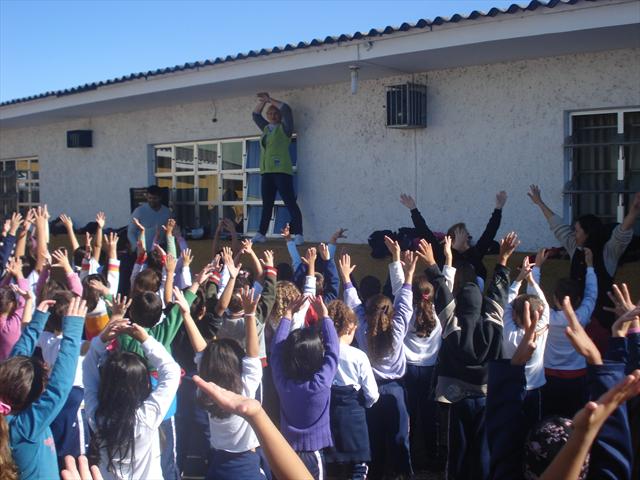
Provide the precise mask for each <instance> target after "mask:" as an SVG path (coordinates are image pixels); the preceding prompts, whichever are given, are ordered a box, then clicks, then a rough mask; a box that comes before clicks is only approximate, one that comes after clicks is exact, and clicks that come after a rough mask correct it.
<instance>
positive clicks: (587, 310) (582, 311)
mask: <svg viewBox="0 0 640 480" xmlns="http://www.w3.org/2000/svg"><path fill="white" fill-rule="evenodd" d="M584 258H585V262H586V264H587V275H586V278H585V282H584V295H583V296H582V302H580V306H579V307H578V308H577V309H576V315H577V316H578V320H579V321H580V323H581V324H582V325H583V326H584V325H586V324H587V323H589V321H590V320H591V315H592V314H593V310H594V309H595V308H596V301H597V300H598V278H597V277H596V272H595V270H594V269H593V253H592V252H591V250H590V249H588V248H585V249H584Z"/></svg>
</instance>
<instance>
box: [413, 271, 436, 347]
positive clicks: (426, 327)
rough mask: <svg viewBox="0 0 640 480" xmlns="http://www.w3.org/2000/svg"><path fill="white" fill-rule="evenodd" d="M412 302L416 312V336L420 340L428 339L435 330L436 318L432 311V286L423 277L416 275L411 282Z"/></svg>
mask: <svg viewBox="0 0 640 480" xmlns="http://www.w3.org/2000/svg"><path fill="white" fill-rule="evenodd" d="M413 300H414V303H415V312H416V320H415V328H416V335H417V336H418V337H420V338H428V337H430V336H431V332H433V329H434V328H436V322H437V321H438V318H437V317H436V313H435V312H434V310H433V285H431V282H429V280H427V277H426V276H425V275H418V276H417V277H416V278H415V279H414V280H413Z"/></svg>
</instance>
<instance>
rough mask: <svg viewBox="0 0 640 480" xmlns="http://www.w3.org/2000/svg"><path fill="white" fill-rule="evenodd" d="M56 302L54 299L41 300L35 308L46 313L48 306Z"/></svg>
mask: <svg viewBox="0 0 640 480" xmlns="http://www.w3.org/2000/svg"><path fill="white" fill-rule="evenodd" d="M55 304H56V301H55V300H42V301H41V302H40V303H39V304H38V308H37V310H38V311H39V312H43V313H47V312H48V311H49V307H52V306H54V305H55Z"/></svg>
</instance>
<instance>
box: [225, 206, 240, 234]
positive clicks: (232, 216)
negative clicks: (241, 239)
mask: <svg viewBox="0 0 640 480" xmlns="http://www.w3.org/2000/svg"><path fill="white" fill-rule="evenodd" d="M222 217H223V218H228V219H229V220H231V221H232V222H233V223H234V224H235V225H236V231H238V232H242V223H243V219H244V211H243V208H242V204H238V205H223V207H222Z"/></svg>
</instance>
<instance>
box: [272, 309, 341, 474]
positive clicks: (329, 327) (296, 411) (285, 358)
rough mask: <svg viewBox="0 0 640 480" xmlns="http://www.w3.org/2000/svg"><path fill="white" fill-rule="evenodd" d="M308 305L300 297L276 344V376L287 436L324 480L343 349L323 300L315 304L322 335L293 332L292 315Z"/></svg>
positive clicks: (277, 334)
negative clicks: (324, 452)
mask: <svg viewBox="0 0 640 480" xmlns="http://www.w3.org/2000/svg"><path fill="white" fill-rule="evenodd" d="M307 301H309V298H308V297H306V296H299V297H298V298H296V299H295V300H294V301H292V302H290V303H289V304H288V306H287V310H286V312H285V316H284V317H283V318H282V319H281V320H280V323H279V325H278V329H277V330H276V332H275V335H274V337H273V340H272V343H271V371H272V373H273V381H274V384H275V387H276V390H277V391H278V394H279V395H280V428H281V430H282V433H283V435H284V437H285V438H286V439H287V441H288V442H289V443H290V444H291V446H292V447H293V449H294V450H295V451H296V453H297V454H298V456H299V457H300V459H301V460H302V461H303V463H304V464H305V465H306V467H307V468H308V469H309V471H310V472H311V474H312V475H313V477H314V478H315V479H322V478H324V460H323V458H322V449H323V448H325V447H331V446H332V445H333V440H332V438H331V428H330V422H329V411H330V409H329V404H330V398H331V385H332V383H333V378H334V376H335V374H336V370H337V368H338V357H339V353H340V346H339V340H338V335H337V333H336V329H335V327H334V326H333V321H332V320H331V319H330V318H329V313H328V311H327V307H326V306H325V305H324V302H323V300H322V297H320V296H318V297H315V299H314V300H313V307H314V308H315V309H316V312H317V314H318V318H322V320H321V321H320V332H318V331H317V330H316V329H313V328H299V329H296V330H293V331H291V326H292V318H293V315H294V314H295V313H296V312H297V311H298V310H300V308H301V307H302V306H303V305H304V304H305V303H306V302H307ZM320 335H321V336H322V337H321V336H320Z"/></svg>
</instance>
